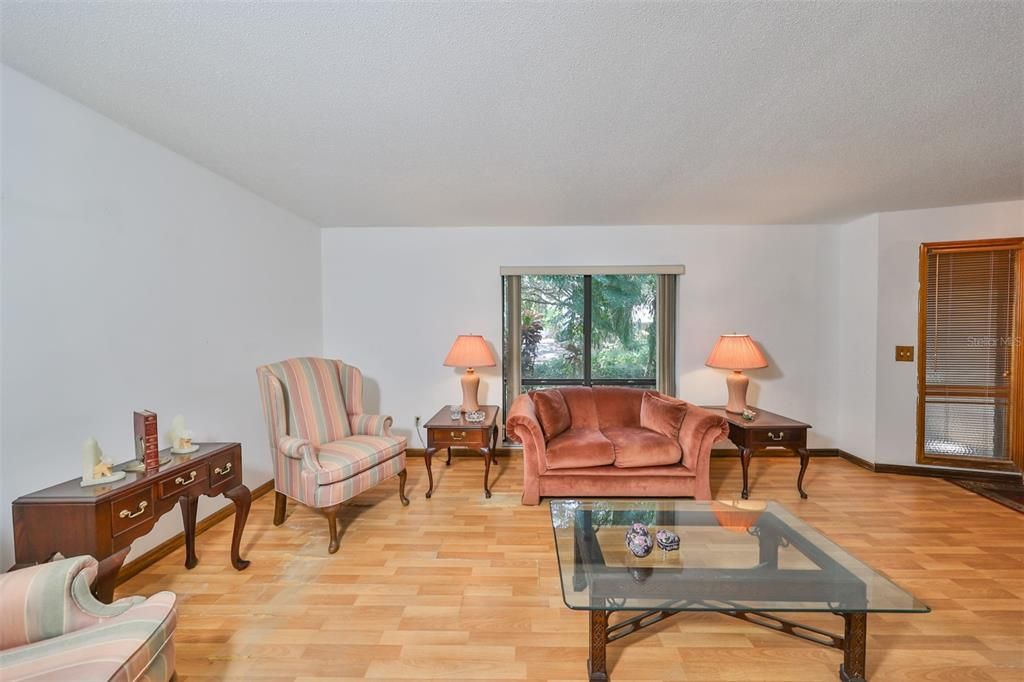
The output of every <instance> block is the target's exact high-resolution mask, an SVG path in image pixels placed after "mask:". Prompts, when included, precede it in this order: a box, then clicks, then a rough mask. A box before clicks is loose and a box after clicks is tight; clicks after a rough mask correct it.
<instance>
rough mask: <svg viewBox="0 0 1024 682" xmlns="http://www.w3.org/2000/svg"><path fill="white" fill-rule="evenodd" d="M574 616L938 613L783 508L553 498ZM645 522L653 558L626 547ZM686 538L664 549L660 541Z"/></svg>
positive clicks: (558, 547) (564, 585)
mask: <svg viewBox="0 0 1024 682" xmlns="http://www.w3.org/2000/svg"><path fill="white" fill-rule="evenodd" d="M550 504H551V526H552V529H553V530H554V533H555V551H556V553H557V554H558V568H559V573H560V575H561V582H562V597H563V599H564V600H565V604H566V606H568V607H569V608H570V609H583V610H589V611H594V610H606V611H619V610H629V611H646V610H654V609H660V610H664V611H830V612H851V613H858V612H864V613H872V612H901V613H924V612H927V611H929V609H928V607H927V606H925V605H924V604H922V603H921V602H920V601H918V600H917V599H916V598H915V597H914V596H913V595H912V594H910V593H908V592H906V591H905V590H903V589H902V588H900V587H899V586H897V585H896V584H895V583H893V582H892V581H891V580H889V579H888V578H886V577H885V576H883V575H881V574H879V573H878V572H877V571H875V570H874V569H872V568H871V567H869V566H867V565H866V564H864V563H863V562H861V561H858V560H857V559H855V558H854V557H853V556H851V555H850V554H849V553H847V552H846V550H844V549H843V548H842V547H840V546H839V545H837V544H835V543H834V542H832V541H831V540H829V539H828V538H826V537H825V536H824V535H822V534H821V533H819V532H818V531H816V530H814V529H813V528H811V527H810V526H809V525H807V524H806V523H804V522H803V521H801V520H800V519H798V518H797V517H795V516H793V514H791V513H790V512H789V511H787V510H786V508H785V507H783V506H781V505H779V504H777V503H775V502H757V501H754V500H737V501H733V502H720V501H714V502H695V501H692V500H586V501H584V500H552V501H551V503H550ZM636 523H639V524H642V525H643V526H645V527H646V528H647V530H648V532H649V533H650V538H651V540H652V541H653V542H654V547H653V550H652V551H651V552H650V554H648V555H647V556H645V557H637V556H634V554H633V553H632V552H631V551H630V550H629V548H628V547H627V544H626V534H627V532H628V531H629V530H630V529H631V528H632V526H633V524H636ZM661 529H665V530H667V531H670V532H672V533H675V534H677V535H678V536H679V549H677V550H671V551H669V550H664V549H661V548H659V547H658V543H657V541H656V533H657V531H658V530H661Z"/></svg>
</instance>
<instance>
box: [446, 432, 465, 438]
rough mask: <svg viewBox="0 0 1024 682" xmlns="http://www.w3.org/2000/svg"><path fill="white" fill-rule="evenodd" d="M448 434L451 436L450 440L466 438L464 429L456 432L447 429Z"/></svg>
mask: <svg viewBox="0 0 1024 682" xmlns="http://www.w3.org/2000/svg"><path fill="white" fill-rule="evenodd" d="M448 435H449V436H451V439H452V440H465V439H466V432H465V431H459V432H458V433H456V432H455V431H449V432H448Z"/></svg>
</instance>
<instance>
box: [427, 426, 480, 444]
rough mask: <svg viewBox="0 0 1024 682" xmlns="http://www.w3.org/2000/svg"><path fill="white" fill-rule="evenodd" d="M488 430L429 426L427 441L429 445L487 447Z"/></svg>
mask: <svg viewBox="0 0 1024 682" xmlns="http://www.w3.org/2000/svg"><path fill="white" fill-rule="evenodd" d="M489 435H490V434H489V432H488V431H485V430H483V429H464V428H459V427H453V428H450V429H435V428H431V429H429V430H428V431H427V442H428V443H429V444H430V445H431V446H436V447H442V448H445V447H448V446H449V445H452V446H455V447H459V446H460V445H464V446H466V447H471V448H483V447H487V446H488V445H489V444H490V442H489V440H490V439H489V438H488V436H489Z"/></svg>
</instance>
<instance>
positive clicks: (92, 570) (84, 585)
mask: <svg viewBox="0 0 1024 682" xmlns="http://www.w3.org/2000/svg"><path fill="white" fill-rule="evenodd" d="M98 565H99V564H98V563H97V561H96V560H95V559H93V558H92V557H91V556H79V557H74V558H71V559H62V560H60V561H51V562H49V563H45V564H38V565H36V566H30V567H28V568H23V569H20V570H17V571H12V572H10V573H4V574H2V575H0V611H2V612H3V614H4V615H3V627H0V650H6V649H10V648H13V647H17V646H22V645H25V644H32V643H34V642H39V641H42V640H46V639H51V638H53V637H59V636H61V635H65V634H67V633H69V632H74V631H76V630H80V629H82V628H84V627H88V626H90V625H95V624H96V623H99V622H100V621H103V620H106V619H108V618H114V617H115V616H119V615H121V614H122V613H124V612H125V611H127V610H128V609H129V608H131V607H132V606H134V605H135V604H138V603H139V602H142V601H145V600H144V598H142V597H128V598H126V599H119V600H118V601H116V602H114V603H112V604H104V603H102V602H100V601H98V600H97V599H96V598H95V597H93V596H92V591H91V589H90V587H91V585H92V582H93V580H95V578H96V569H97V567H98Z"/></svg>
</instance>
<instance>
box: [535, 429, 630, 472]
mask: <svg viewBox="0 0 1024 682" xmlns="http://www.w3.org/2000/svg"><path fill="white" fill-rule="evenodd" d="M546 457H547V463H548V469H578V468H583V467H598V466H604V465H607V464H611V463H612V462H614V461H615V450H614V448H613V447H612V443H611V441H609V440H608V439H607V438H605V437H604V434H602V433H601V432H600V431H598V430H597V429H569V430H568V431H566V432H565V433H563V434H561V435H558V436H555V437H554V438H552V439H551V440H550V441H548V444H547V455H546Z"/></svg>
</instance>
